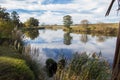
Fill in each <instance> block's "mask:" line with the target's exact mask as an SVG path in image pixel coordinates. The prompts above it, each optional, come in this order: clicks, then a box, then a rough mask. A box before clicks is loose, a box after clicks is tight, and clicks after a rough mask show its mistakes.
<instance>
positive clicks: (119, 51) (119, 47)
mask: <svg viewBox="0 0 120 80" xmlns="http://www.w3.org/2000/svg"><path fill="white" fill-rule="evenodd" d="M114 2H115V0H112V2H111V3H110V6H109V8H108V10H107V12H106V14H105V16H108V15H109V13H110V11H111V8H112V6H113V3H114ZM118 10H120V0H118ZM111 80H120V23H119V32H118V36H117V42H116V50H115V56H114V62H113V71H112V79H111Z"/></svg>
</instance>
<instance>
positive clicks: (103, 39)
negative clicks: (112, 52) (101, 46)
mask: <svg viewBox="0 0 120 80" xmlns="http://www.w3.org/2000/svg"><path fill="white" fill-rule="evenodd" d="M106 38H107V37H105V36H98V37H97V39H96V40H97V41H98V42H104V41H105V40H106Z"/></svg>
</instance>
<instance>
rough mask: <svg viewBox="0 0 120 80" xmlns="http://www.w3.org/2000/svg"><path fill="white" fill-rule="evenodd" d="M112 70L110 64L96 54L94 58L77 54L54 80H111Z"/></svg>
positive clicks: (60, 69) (84, 54)
mask: <svg viewBox="0 0 120 80" xmlns="http://www.w3.org/2000/svg"><path fill="white" fill-rule="evenodd" d="M110 76H111V69H110V66H109V63H108V62H107V61H106V60H105V59H103V58H102V57H100V55H99V56H97V55H96V54H95V53H94V54H93V55H92V57H90V56H88V55H87V54H86V53H82V54H75V56H74V57H73V59H72V60H71V61H70V62H69V63H68V65H66V67H64V68H61V67H59V65H58V70H57V72H56V75H55V77H54V80H109V79H110Z"/></svg>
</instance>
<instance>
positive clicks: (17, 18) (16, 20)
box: [11, 11, 20, 26]
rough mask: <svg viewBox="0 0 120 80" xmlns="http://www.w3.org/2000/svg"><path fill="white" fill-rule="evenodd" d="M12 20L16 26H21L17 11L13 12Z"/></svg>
mask: <svg viewBox="0 0 120 80" xmlns="http://www.w3.org/2000/svg"><path fill="white" fill-rule="evenodd" d="M11 20H12V21H13V23H14V24H15V26H19V23H20V20H19V15H18V13H17V12H16V11H13V12H12V13H11Z"/></svg>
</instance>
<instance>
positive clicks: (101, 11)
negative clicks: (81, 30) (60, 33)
mask: <svg viewBox="0 0 120 80" xmlns="http://www.w3.org/2000/svg"><path fill="white" fill-rule="evenodd" d="M43 1H44V0H4V1H3V0H1V1H0V2H1V3H0V5H1V6H3V7H6V8H7V9H8V10H13V9H24V10H29V11H31V10H32V11H34V10H45V12H43V14H40V12H35V13H24V12H23V13H20V16H21V20H22V21H25V20H26V19H28V18H29V17H30V16H33V17H36V18H38V19H39V20H40V22H44V23H48V24H62V17H63V16H64V15H67V14H69V15H71V16H72V18H73V21H74V23H79V22H80V20H82V19H88V20H89V21H93V22H96V21H99V19H100V21H106V22H108V21H110V18H112V19H113V17H114V18H115V19H117V16H116V9H117V2H116V3H115V4H114V6H113V8H112V11H111V13H110V16H108V17H107V18H106V19H104V18H105V16H104V15H105V13H106V11H107V8H108V6H109V4H110V0H105V1H103V0H73V1H72V2H71V3H68V4H47V5H44V4H42V2H43ZM102 19H103V20H102ZM107 19H109V20H107ZM111 22H112V21H111Z"/></svg>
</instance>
